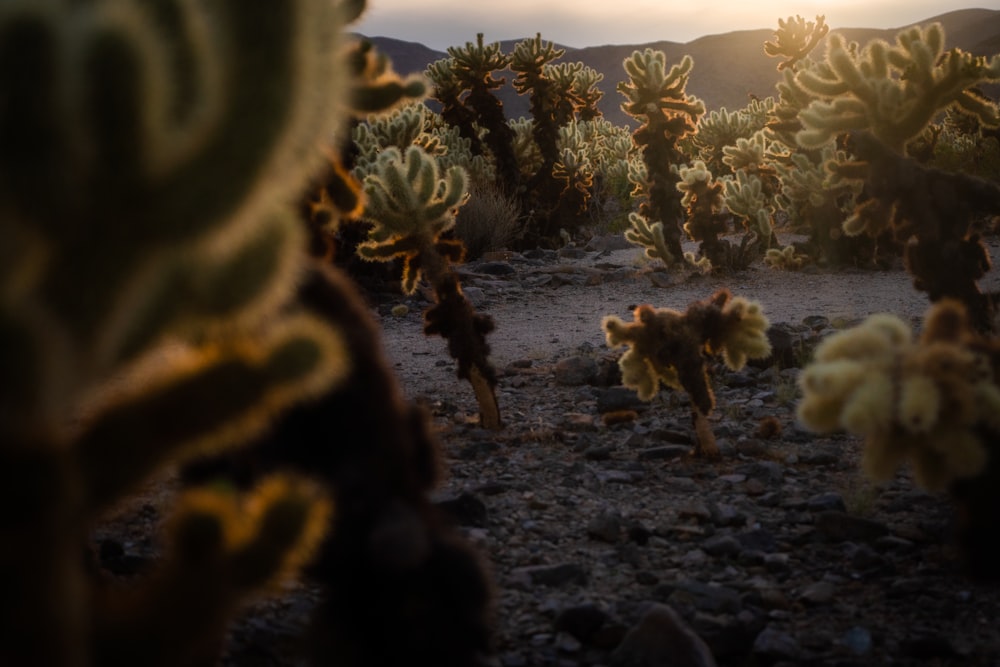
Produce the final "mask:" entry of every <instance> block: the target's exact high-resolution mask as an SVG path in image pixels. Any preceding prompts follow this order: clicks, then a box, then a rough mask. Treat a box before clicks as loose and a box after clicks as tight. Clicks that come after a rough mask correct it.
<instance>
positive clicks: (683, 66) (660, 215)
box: [618, 49, 705, 266]
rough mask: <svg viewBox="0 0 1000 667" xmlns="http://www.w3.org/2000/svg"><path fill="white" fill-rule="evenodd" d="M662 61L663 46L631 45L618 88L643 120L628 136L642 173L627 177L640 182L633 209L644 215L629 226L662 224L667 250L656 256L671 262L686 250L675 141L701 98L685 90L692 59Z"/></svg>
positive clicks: (690, 126) (701, 109) (697, 112)
mask: <svg viewBox="0 0 1000 667" xmlns="http://www.w3.org/2000/svg"><path fill="white" fill-rule="evenodd" d="M666 61H667V58H666V54H664V53H663V52H662V51H654V50H653V49H645V50H643V51H634V52H633V53H632V55H631V56H629V57H628V58H626V59H625V61H624V63H623V66H624V68H625V72H626V73H627V74H628V76H629V79H628V81H623V82H620V83H619V84H618V92H619V93H621V94H622V95H623V96H624V97H625V98H626V101H625V102H624V103H623V104H622V110H623V111H624V112H625V113H627V114H629V115H630V116H632V117H633V118H636V119H638V120H639V121H641V122H642V125H641V126H640V127H639V128H638V129H637V130H636V131H635V132H634V133H633V135H632V137H633V140H634V141H635V144H636V145H637V146H640V147H641V148H642V158H643V161H644V162H645V166H646V169H645V174H644V176H645V177H644V179H643V180H642V181H636V180H633V179H632V178H631V176H630V180H633V182H635V183H636V184H637V185H639V186H640V187H641V190H640V191H639V192H638V193H637V194H639V195H641V197H642V201H641V203H640V204H639V211H638V213H637V215H638V216H641V217H642V218H643V219H644V220H643V222H642V224H641V225H636V224H635V223H634V222H633V227H635V228H637V229H640V232H639V233H640V234H641V228H649V229H652V228H654V227H656V225H660V229H661V230H662V231H661V236H662V238H663V245H664V247H665V249H666V252H662V253H659V256H660V258H661V259H663V260H664V262H667V261H669V262H671V263H674V262H680V261H681V258H682V257H683V256H684V253H683V251H682V249H681V226H680V225H681V220H682V219H683V217H684V213H683V208H682V206H681V203H680V200H681V195H680V193H679V192H678V191H677V188H676V185H677V181H678V178H679V177H678V175H677V170H676V166H677V165H679V164H681V163H682V162H684V156H683V155H682V154H681V153H680V151H679V150H678V149H677V142H678V141H679V140H680V139H682V138H683V137H684V136H685V135H687V134H689V133H691V132H693V131H694V130H695V126H696V124H697V122H698V118H699V117H700V116H701V115H702V114H703V113H705V104H704V103H703V102H702V101H701V100H699V99H698V98H697V97H694V96H692V95H689V94H688V93H687V92H686V91H685V88H686V87H687V82H688V78H689V76H690V73H691V69H692V68H693V67H694V61H693V60H692V59H691V58H690V57H689V56H684V58H682V59H681V62H680V63H678V64H676V65H673V66H671V67H670V69H667V64H666ZM631 218H632V216H630V219H631ZM668 266H669V264H668Z"/></svg>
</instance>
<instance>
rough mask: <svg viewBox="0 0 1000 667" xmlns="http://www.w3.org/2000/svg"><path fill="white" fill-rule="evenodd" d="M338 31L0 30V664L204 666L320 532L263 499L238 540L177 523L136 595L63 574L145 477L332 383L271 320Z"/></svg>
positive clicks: (166, 26)
mask: <svg viewBox="0 0 1000 667" xmlns="http://www.w3.org/2000/svg"><path fill="white" fill-rule="evenodd" d="M355 4H356V3H355ZM341 25H342V17H341V15H340V12H339V9H338V8H337V7H334V6H332V5H331V3H328V2H323V1H319V0H295V1H291V2H286V3H255V4H252V5H248V4H246V3H242V2H237V1H235V0H230V1H225V0H219V1H217V2H202V3H181V2H159V3H139V2H117V3H72V2H59V1H57V0H51V1H47V2H37V1H33V2H15V1H12V2H7V3H4V5H3V7H2V8H0V53H2V54H3V58H2V60H0V88H2V89H3V90H4V94H5V96H6V99H7V100H8V102H7V103H6V104H4V105H3V110H2V112H0V208H2V211H3V213H2V217H0V225H2V231H3V237H4V239H5V242H4V245H7V244H8V243H9V244H10V245H8V246H7V247H8V248H12V250H13V252H12V253H11V254H10V255H9V257H5V259H9V260H10V261H9V262H8V261H5V262H3V264H4V267H3V269H0V281H2V282H0V341H2V342H3V345H2V346H0V347H2V351H0V386H2V389H0V471H2V472H0V477H2V482H0V505H2V506H3V507H5V508H12V509H8V510H5V511H4V512H3V513H2V515H0V535H2V538H3V541H4V543H5V544H8V545H14V544H16V545H17V548H16V549H6V550H4V552H3V554H2V555H0V573H2V574H0V577H2V581H0V583H2V587H3V589H4V590H5V595H4V597H3V602H0V619H3V624H2V626H3V628H4V630H3V631H2V635H0V662H2V663H3V664H45V665H89V664H102V665H104V664H137V663H138V662H142V663H143V664H163V665H173V664H187V663H192V662H205V661H211V659H212V657H213V656H212V655H211V651H212V649H213V648H215V647H217V645H218V642H219V641H220V635H218V634H217V633H219V632H220V631H221V629H222V626H223V622H224V620H225V617H226V615H227V614H229V613H231V612H232V611H233V609H234V607H235V605H236V604H237V603H238V602H239V601H240V600H241V599H242V598H243V597H245V596H246V595H247V594H248V593H250V592H252V591H253V589H255V588H257V587H259V586H260V585H261V584H264V583H267V582H270V581H273V580H274V578H275V577H276V576H278V575H280V574H282V573H283V572H287V570H288V568H289V566H291V565H293V564H294V563H296V562H301V560H302V558H303V557H304V555H306V554H308V553H309V552H310V550H311V549H312V548H313V547H314V546H315V543H316V541H317V539H318V538H319V536H320V534H321V533H322V531H321V530H316V529H315V526H317V525H324V526H325V524H326V522H325V521H323V517H324V516H326V514H327V513H328V511H329V506H328V504H327V502H326V501H325V500H324V499H323V497H322V494H320V493H318V492H317V491H316V490H315V489H312V488H310V487H306V486H300V485H296V484H294V483H292V482H291V481H290V480H287V479H278V480H275V481H272V482H268V483H265V484H264V485H263V486H261V487H260V488H259V489H258V490H257V491H256V492H255V493H254V494H252V497H251V498H250V499H249V500H248V501H247V502H248V503H249V504H250V505H252V506H254V507H255V508H256V509H255V510H254V511H253V512H251V513H249V514H246V515H244V516H242V517H241V516H240V515H241V512H239V511H236V510H235V509H234V505H233V504H231V503H228V501H227V502H221V501H220V502H219V503H216V502H215V501H214V500H213V501H207V499H208V496H202V497H201V498H202V499H205V500H206V502H200V501H199V502H195V501H194V500H193V499H188V500H186V501H182V502H181V504H180V506H179V508H178V511H177V513H176V515H175V517H174V519H173V520H172V522H171V525H172V526H173V528H172V532H171V534H172V536H173V541H174V544H175V545H176V549H175V550H174V552H173V553H172V555H171V556H170V558H169V559H168V561H167V562H166V563H165V564H164V565H163V568H162V572H161V573H160V574H159V576H155V577H154V579H153V580H152V581H151V582H150V584H149V588H145V589H143V590H136V591H131V590H130V591H125V592H122V594H121V595H120V596H119V595H118V594H116V593H114V592H110V591H109V592H108V595H107V596H105V595H103V594H101V595H98V594H96V593H95V591H94V590H93V586H92V585H93V582H92V581H90V579H89V577H88V575H87V574H86V573H85V572H84V568H83V562H82V559H81V558H80V549H81V547H82V546H83V544H84V542H85V539H86V536H87V532H88V530H89V529H90V528H91V526H92V524H93V522H94V521H95V520H96V517H97V516H98V515H99V513H100V512H102V511H103V510H106V509H107V508H108V507H109V506H110V505H111V504H113V503H115V502H117V501H118V500H120V499H121V498H122V497H123V496H124V495H125V494H127V493H128V492H130V491H131V490H133V489H134V488H135V487H136V486H137V485H138V484H139V483H141V482H142V481H143V480H145V479H147V478H148V477H149V476H150V475H151V474H153V473H154V472H156V471H158V470H161V469H163V468H164V467H165V466H166V465H168V464H170V463H172V462H175V461H176V460H178V459H180V458H183V457H185V456H190V455H192V454H193V453H196V452H203V451H206V450H213V449H219V448H223V447H232V446H235V445H238V444H240V443H241V442H242V441H244V440H246V439H247V438H249V437H250V436H251V435H252V434H255V433H257V432H259V431H260V430H261V429H264V428H266V427H267V426H268V425H269V423H270V422H271V420H272V419H273V418H274V417H275V416H276V415H277V414H279V413H281V412H282V411H284V410H285V409H287V408H288V407H289V406H290V405H293V404H295V403H298V402H300V401H302V400H305V399H309V398H312V397H315V396H317V395H318V394H320V393H323V392H325V391H327V390H328V389H329V388H330V387H331V386H332V385H333V383H334V382H335V381H336V380H337V378H338V377H341V376H342V375H343V374H344V373H345V372H346V370H347V368H348V367H349V363H350V362H349V360H348V359H347V358H346V355H345V352H344V347H343V342H342V337H341V335H340V334H339V333H338V332H336V331H335V330H333V329H331V328H330V327H328V326H327V325H325V324H323V323H322V322H321V321H320V320H319V319H317V318H315V317H313V316H311V315H308V314H305V313H300V312H297V311H296V310H295V309H294V308H293V307H290V306H289V304H288V303H287V302H288V299H289V297H290V296H291V294H292V293H293V290H294V287H295V284H296V282H297V280H298V277H299V275H300V266H301V259H302V255H303V251H304V241H305V237H304V234H303V232H302V231H301V225H300V223H298V222H297V221H296V220H295V218H294V215H293V213H292V204H293V203H294V201H295V199H296V198H297V197H298V195H299V189H300V188H302V186H303V182H304V181H305V180H306V178H307V176H308V175H309V173H310V171H311V170H312V169H314V168H316V167H317V165H318V156H319V152H318V151H317V150H316V149H317V146H318V144H319V143H320V142H322V141H325V140H327V139H328V137H329V136H335V135H336V133H337V131H338V129H339V125H340V118H341V115H340V113H339V112H338V109H337V104H336V101H337V97H338V96H339V95H342V94H344V92H345V91H344V87H343V84H342V82H343V80H344V76H343V74H342V72H341V70H340V69H339V66H338V65H339V62H340V61H339V60H338V59H337V58H336V57H334V52H333V50H332V49H333V48H335V46H336V42H337V34H338V32H339V30H340V27H341ZM5 252H6V251H5ZM40 489H44V490H45V491H44V493H39V490H40ZM237 521H238V522H239V525H237V524H236V523H234V522H237ZM237 535H238V536H239V539H236V538H235V537H234V536H237ZM230 538H233V539H230ZM220 570H221V572H222V573H223V576H220ZM194 591H197V594H192V592H194ZM136 600H138V607H136V608H133V607H132V606H131V605H132V602H134V601H136ZM123 609H124V610H130V611H127V612H125V613H123V612H122V610H123ZM165 609H171V610H172V611H173V612H174V613H171V614H170V615H169V620H170V623H165V622H164V621H165V619H164V617H163V616H161V615H159V614H158V610H159V611H163V610H165ZM193 618H198V619H201V620H202V621H204V622H203V623H191V624H185V619H193ZM13 619H17V620H16V621H14V620H13ZM140 645H142V646H144V647H145V649H146V651H145V652H144V653H143V654H142V656H141V658H137V657H136V655H135V654H134V653H132V652H131V651H134V650H138V648H137V647H139V646H140Z"/></svg>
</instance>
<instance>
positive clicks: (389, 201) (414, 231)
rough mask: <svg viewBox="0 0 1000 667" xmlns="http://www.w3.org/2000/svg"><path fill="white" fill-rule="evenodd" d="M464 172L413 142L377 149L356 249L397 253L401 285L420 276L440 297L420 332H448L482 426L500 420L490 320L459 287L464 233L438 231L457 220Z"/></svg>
mask: <svg viewBox="0 0 1000 667" xmlns="http://www.w3.org/2000/svg"><path fill="white" fill-rule="evenodd" d="M467 187H468V180H467V176H466V173H465V171H464V170H463V169H461V168H460V167H452V168H451V169H449V170H448V171H447V173H445V174H444V177H443V178H442V177H441V176H440V173H439V170H438V166H437V162H436V161H435V160H434V158H432V157H431V156H429V155H427V154H426V153H425V152H424V151H423V150H421V149H420V147H418V146H411V147H410V148H409V149H407V151H406V153H405V155H403V154H400V152H399V151H398V150H397V149H395V148H389V149H387V150H386V151H385V152H384V153H383V154H382V155H380V156H379V159H378V162H377V164H376V169H375V172H374V173H372V174H369V175H368V176H367V177H366V178H365V182H364V189H365V195H366V197H367V203H366V207H365V216H366V217H367V218H369V219H370V220H371V221H372V222H373V223H374V228H373V229H372V230H371V232H370V234H369V236H370V240H369V241H367V242H365V243H363V244H361V245H360V246H359V247H358V254H359V255H360V256H361V257H363V258H364V259H368V260H372V261H383V262H384V261H388V260H390V259H394V258H402V259H403V261H404V269H403V290H404V291H405V292H406V293H408V294H409V293H412V292H413V291H414V290H416V286H417V281H418V280H419V278H420V277H421V275H423V276H425V277H426V278H427V280H428V281H429V282H430V284H431V287H432V288H433V289H434V292H435V295H436V297H437V303H436V304H435V305H434V306H432V307H431V308H430V309H428V310H427V312H426V313H425V314H424V332H425V333H426V334H427V335H440V336H442V337H443V338H445V339H447V340H448V348H449V352H450V353H451V355H452V356H453V357H454V358H455V359H457V361H458V376H459V377H460V378H462V379H466V380H469V382H470V383H471V384H472V387H473V390H474V391H475V394H476V399H477V401H478V402H479V408H480V420H481V423H482V425H483V426H484V427H486V428H500V412H499V408H498V406H497V402H496V395H495V388H496V371H495V370H494V369H493V367H492V365H491V364H490V362H489V359H488V357H489V346H488V345H487V344H486V335H487V334H489V333H490V332H491V331H492V330H493V321H492V320H491V319H490V318H489V317H486V316H484V315H477V314H476V313H475V311H474V309H473V308H472V306H471V304H469V302H468V300H467V299H466V298H465V296H464V295H463V294H462V291H461V288H460V287H459V284H458V278H457V277H456V276H455V273H454V271H453V270H452V269H451V266H450V265H451V263H453V262H459V261H461V259H462V257H463V255H464V250H465V249H464V247H463V246H462V243H461V241H455V240H451V239H443V238H441V235H442V234H443V233H444V232H446V231H448V230H449V229H451V228H452V227H453V226H454V224H455V210H456V209H457V208H458V207H459V206H461V205H462V204H463V203H464V202H465V199H466V196H467Z"/></svg>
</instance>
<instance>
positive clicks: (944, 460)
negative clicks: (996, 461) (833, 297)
mask: <svg viewBox="0 0 1000 667" xmlns="http://www.w3.org/2000/svg"><path fill="white" fill-rule="evenodd" d="M984 349H985V348H982V347H981V346H980V347H978V349H977V344H976V338H975V334H974V333H973V331H972V329H971V328H970V327H969V322H968V318H967V317H966V314H965V310H964V307H963V306H961V305H960V304H958V303H957V302H954V301H942V302H940V303H938V304H936V305H934V306H933V307H932V308H931V310H930V311H929V312H928V314H927V321H926V324H925V331H924V333H923V334H922V336H921V337H920V338H919V339H917V340H914V339H913V337H912V334H911V332H910V328H909V326H907V325H906V324H905V323H904V322H903V321H902V320H900V319H898V318H897V317H895V316H893V315H874V316H872V317H870V318H868V320H866V321H865V322H864V323H863V324H861V325H859V326H858V327H855V328H854V329H850V330H847V331H842V332H838V333H836V334H833V335H832V336H830V337H829V338H827V339H826V340H824V341H823V342H822V343H821V344H820V345H819V346H818V347H817V348H816V352H815V362H814V363H813V364H811V365H810V366H808V367H807V368H806V369H805V370H804V371H803V373H802V376H801V378H800V384H801V387H802V390H803V399H802V402H801V403H800V405H799V408H798V415H799V418H800V419H801V420H802V422H803V423H804V424H805V425H806V426H808V427H810V428H813V429H816V430H818V431H824V432H827V431H832V430H836V429H844V430H846V431H848V432H850V433H855V434H858V435H863V436H864V437H865V448H864V460H863V465H864V468H865V470H866V471H867V472H868V474H870V475H871V476H872V477H874V478H876V479H887V478H889V477H890V476H892V474H893V473H894V472H895V471H896V469H897V467H898V466H899V465H900V464H902V463H903V462H904V461H906V460H909V461H910V462H911V463H912V464H913V468H914V472H915V474H916V478H917V481H918V482H919V483H920V484H921V485H923V486H925V487H927V488H929V489H941V488H944V487H945V486H947V485H948V484H950V483H952V482H953V481H955V480H957V479H961V478H966V477H974V476H975V475H976V474H978V473H979V472H980V471H981V470H982V469H983V468H984V466H985V465H986V461H987V450H986V447H985V443H984V441H983V440H982V431H981V430H980V429H981V427H983V426H986V427H989V428H990V429H993V430H994V431H995V430H996V429H997V428H998V427H1000V389H998V387H997V384H996V378H995V377H994V374H993V369H992V363H991V359H990V358H989V356H988V355H987V354H985V353H984Z"/></svg>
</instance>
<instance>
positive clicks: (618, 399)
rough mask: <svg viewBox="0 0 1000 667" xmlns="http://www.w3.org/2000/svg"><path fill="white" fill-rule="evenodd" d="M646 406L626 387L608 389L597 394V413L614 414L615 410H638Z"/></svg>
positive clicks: (633, 391)
mask: <svg viewBox="0 0 1000 667" xmlns="http://www.w3.org/2000/svg"><path fill="white" fill-rule="evenodd" d="M645 407H646V404H645V403H644V402H643V401H642V399H640V398H639V395H638V394H636V393H635V390H633V389H628V388H626V387H608V388H607V389H604V390H603V391H600V392H599V393H598V394H597V412H599V413H601V414H604V413H605V412H614V411H616V410H638V409H640V408H645Z"/></svg>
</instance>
